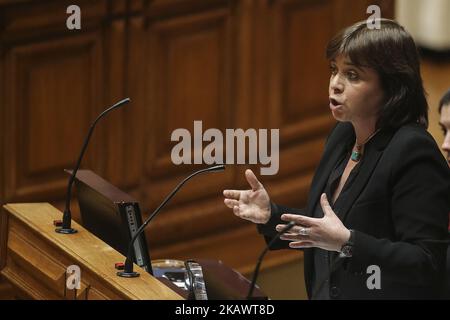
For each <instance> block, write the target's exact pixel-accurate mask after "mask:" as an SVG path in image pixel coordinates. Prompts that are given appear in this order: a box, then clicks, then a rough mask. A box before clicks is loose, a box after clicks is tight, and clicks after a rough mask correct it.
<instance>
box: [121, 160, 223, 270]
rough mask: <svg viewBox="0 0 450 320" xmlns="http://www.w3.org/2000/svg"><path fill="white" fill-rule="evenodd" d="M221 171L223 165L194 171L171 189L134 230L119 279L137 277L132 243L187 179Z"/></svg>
mask: <svg viewBox="0 0 450 320" xmlns="http://www.w3.org/2000/svg"><path fill="white" fill-rule="evenodd" d="M223 170H225V165H223V164H221V165H216V166H212V167H208V168H205V169H201V170H198V171H195V172H194V173H192V174H191V175H190V176H188V177H186V178H185V179H184V180H183V181H181V182H180V183H179V184H178V185H177V186H176V187H175V189H173V191H172V192H171V193H170V194H169V195H168V196H167V197H166V198H165V199H164V201H163V202H162V203H161V204H160V205H159V206H158V208H156V209H155V211H153V213H152V214H151V215H150V216H149V217H148V218H147V220H145V222H144V223H143V224H142V225H141V226H140V227H139V229H137V230H136V233H135V234H134V236H133V237H132V238H131V241H130V244H129V245H128V251H127V258H126V260H125V264H124V270H123V271H119V272H117V275H118V276H120V277H125V278H133V277H138V276H139V273H138V272H135V271H133V257H134V250H133V245H134V242H135V241H136V239H137V238H138V237H139V235H140V234H141V233H142V232H143V231H144V229H145V227H146V226H147V224H148V223H149V222H150V221H151V220H152V219H153V218H154V217H155V216H156V215H157V214H158V212H160V211H161V209H162V208H163V207H164V206H165V205H166V203H167V202H169V200H170V199H172V197H173V196H174V195H175V193H177V192H178V190H180V188H181V187H182V186H183V185H184V184H185V183H186V182H187V181H188V180H189V179H191V178H192V177H194V176H196V175H198V174H200V173H204V172H217V171H223ZM150 270H151V269H150Z"/></svg>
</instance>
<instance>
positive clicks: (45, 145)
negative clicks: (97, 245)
mask: <svg viewBox="0 0 450 320" xmlns="http://www.w3.org/2000/svg"><path fill="white" fill-rule="evenodd" d="M373 3H378V4H381V7H382V14H383V16H385V17H391V16H392V15H393V1H389V0H388V1H369V0H360V1H355V0H234V1H233V0H210V1H209V0H155V1H146V0H110V1H107V0H79V1H74V0H69V1H66V0H58V1H56V0H54V1H51V0H33V1H32V0H0V130H1V134H0V139H1V140H0V150H1V157H0V165H1V166H0V168H1V173H0V177H1V181H0V182H1V184H0V201H1V202H2V203H10V202H50V203H52V204H54V205H55V206H57V207H59V208H61V209H62V208H63V201H64V195H65V189H66V184H67V176H66V175H65V174H64V172H63V169H65V168H72V167H73V166H74V163H75V161H76V158H77V155H78V153H79V150H80V148H81V144H82V141H83V139H84V137H85V135H86V133H87V130H88V127H89V125H90V123H91V122H92V121H93V120H94V119H95V117H96V116H97V115H98V114H99V113H100V112H101V111H102V110H103V109H105V108H106V107H107V106H109V105H112V104H113V103H115V102H116V101H118V100H120V99H122V98H124V97H130V98H131V100H132V102H131V104H129V105H128V106H126V107H125V108H123V109H121V110H116V111H115V112H114V113H113V114H110V115H108V116H107V117H106V118H105V119H103V121H102V122H101V123H99V125H98V127H97V128H96V131H95V132H94V136H93V138H92V141H91V143H90V145H89V148H88V150H87V154H86V157H85V159H84V161H83V164H82V167H83V168H89V169H92V170H93V171H95V172H96V173H98V174H99V175H101V176H102V177H104V178H105V179H107V180H109V181H110V182H112V183H113V184H115V185H117V186H118V187H119V188H121V189H123V190H125V191H127V192H129V193H130V194H131V195H133V196H134V197H136V198H137V199H139V200H140V202H141V206H142V208H143V211H144V212H145V214H144V215H145V216H146V215H147V214H148V212H149V211H150V210H153V209H154V208H155V207H156V206H157V205H158V204H159V203H160V202H161V201H162V199H163V198H164V197H165V196H166V194H168V193H169V192H170V191H171V190H172V188H174V187H175V185H176V184H177V183H178V182H179V181H181V179H183V178H184V177H185V176H186V175H188V174H189V173H190V172H192V171H193V170H195V169H198V168H200V167H202V166H199V165H181V166H176V165H174V164H172V162H171V158H170V153H171V149H172V147H173V146H174V145H175V143H173V142H171V141H170V135H171V132H172V131H173V130H174V129H176V128H187V129H189V130H191V131H192V130H193V121H194V120H202V121H203V130H206V129H207V128H218V129H221V130H223V132H224V130H225V129H226V128H233V129H234V128H243V129H247V128H255V129H259V128H267V129H271V128H278V129H280V170H279V172H278V174H277V175H275V176H263V177H261V181H262V182H263V183H264V185H265V186H266V188H267V189H268V191H269V192H270V195H271V197H272V199H273V200H274V201H276V202H281V203H285V204H287V205H290V206H294V207H295V206H297V207H301V206H303V205H304V204H305V201H306V197H307V192H308V188H309V183H310V180H311V178H312V175H313V172H314V169H315V166H316V165H317V162H318V159H319V158H320V155H321V150H322V146H323V142H324V138H325V137H326V135H327V132H328V131H329V129H330V127H331V126H332V125H333V123H334V121H333V119H332V117H331V115H330V112H329V110H328V93H327V90H328V77H329V72H328V63H327V61H326V59H325V53H324V49H325V46H326V44H327V42H328V40H329V39H330V38H331V37H332V36H333V35H334V34H335V33H336V32H337V31H338V30H339V29H341V28H342V27H345V26H347V25H350V24H351V23H353V22H356V21H358V20H361V19H365V18H367V17H368V14H366V8H367V6H368V5H369V4H373ZM71 4H77V5H79V6H80V8H81V30H79V31H70V30H68V29H67V28H66V19H67V17H68V14H66V8H67V7H68V6H69V5H71ZM247 167H249V166H246V165H234V166H233V165H230V166H228V168H227V170H226V171H225V172H224V173H215V174H209V175H204V176H200V177H197V178H195V180H192V181H190V182H189V185H186V187H185V188H184V189H183V190H182V191H181V192H180V193H179V194H177V196H176V197H175V198H174V199H173V201H172V202H171V203H170V205H169V206H168V207H166V209H164V211H163V212H161V213H160V215H159V216H158V217H157V218H156V219H155V220H154V221H153V222H152V224H151V225H150V226H149V228H148V230H147V239H148V242H149V244H150V248H151V256H152V258H180V259H183V258H196V257H198V258H212V259H218V260H222V261H224V263H225V264H227V265H229V266H231V267H233V268H236V269H237V270H239V271H241V272H243V273H248V272H250V271H251V270H252V268H253V266H254V264H255V260H256V258H257V256H258V254H259V252H260V250H261V249H262V247H263V245H264V244H263V241H262V239H261V238H260V237H259V236H258V235H257V232H256V230H255V227H254V226H253V225H251V224H250V223H246V222H243V221H241V220H240V219H238V218H236V217H235V216H234V215H233V214H232V212H231V211H230V210H228V209H227V208H226V207H225V206H224V205H223V198H222V195H221V194H222V190H223V189H225V188H247V185H246V182H245V180H244V175H243V172H244V170H245V169H246V168H247ZM253 168H254V169H255V172H256V173H257V174H258V175H259V168H258V167H257V166H254V167H253ZM73 211H74V212H75V214H74V215H75V219H76V220H78V221H79V214H78V213H77V212H78V208H77V203H76V201H73ZM298 255H299V254H298V253H296V252H291V253H286V252H278V253H277V252H274V253H271V254H270V255H269V257H268V259H267V261H265V265H266V266H275V265H279V264H282V263H286V262H289V261H291V260H292V259H298V257H299V256H298Z"/></svg>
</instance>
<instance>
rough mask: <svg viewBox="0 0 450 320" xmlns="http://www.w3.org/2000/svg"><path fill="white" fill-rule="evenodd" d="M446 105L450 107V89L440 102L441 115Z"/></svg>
mask: <svg viewBox="0 0 450 320" xmlns="http://www.w3.org/2000/svg"><path fill="white" fill-rule="evenodd" d="M446 105H450V89H448V91H447V92H446V93H445V94H444V96H443V97H442V99H441V101H440V102H439V113H441V110H442V108H443V107H444V106H446Z"/></svg>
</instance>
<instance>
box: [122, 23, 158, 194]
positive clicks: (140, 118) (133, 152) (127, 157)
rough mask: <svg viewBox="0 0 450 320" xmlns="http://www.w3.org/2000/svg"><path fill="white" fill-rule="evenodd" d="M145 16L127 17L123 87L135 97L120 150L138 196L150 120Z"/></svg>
mask: <svg viewBox="0 0 450 320" xmlns="http://www.w3.org/2000/svg"><path fill="white" fill-rule="evenodd" d="M146 52H147V49H146V38H145V18H144V17H143V16H142V15H137V16H133V17H129V20H127V38H126V47H125V61H124V66H125V70H124V76H125V79H126V81H125V83H124V90H125V95H126V96H129V97H130V98H131V99H132V101H131V104H130V107H129V108H128V109H127V110H125V114H124V118H123V121H122V126H123V132H124V135H125V137H124V143H125V144H124V146H123V147H122V148H119V150H121V155H120V156H121V161H122V168H121V169H122V170H121V171H120V175H121V177H122V181H123V183H122V184H120V186H123V187H124V189H125V190H128V191H129V192H130V193H132V194H133V195H134V196H136V197H137V198H140V196H142V190H143V180H144V175H143V172H144V159H145V141H146V139H147V137H146V136H145V133H144V132H145V131H144V128H145V127H147V126H149V125H150V124H151V122H150V121H147V120H148V119H147V118H146V117H145V116H144V115H145V113H146V109H148V108H149V107H150V106H149V105H147V103H146V100H145V97H146V94H147V93H146V88H147V83H148V82H147V80H148V79H147V77H146V70H147V68H146V65H147V63H148V56H146Z"/></svg>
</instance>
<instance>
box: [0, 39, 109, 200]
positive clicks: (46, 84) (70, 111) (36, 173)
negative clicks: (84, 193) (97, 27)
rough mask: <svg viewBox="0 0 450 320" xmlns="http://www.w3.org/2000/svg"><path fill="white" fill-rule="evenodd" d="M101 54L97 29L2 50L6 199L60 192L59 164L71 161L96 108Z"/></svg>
mask: <svg viewBox="0 0 450 320" xmlns="http://www.w3.org/2000/svg"><path fill="white" fill-rule="evenodd" d="M100 53H101V37H100V35H99V34H98V33H97V34H96V33H92V34H83V35H80V36H77V37H67V38H63V39H56V40H55V39H51V40H42V41H40V42H38V43H33V44H23V45H17V46H14V47H12V48H11V49H10V50H9V52H8V53H7V58H6V79H8V81H7V83H6V84H5V87H6V104H5V109H6V119H8V123H7V126H6V127H5V128H4V130H5V131H6V135H5V137H6V139H5V148H6V150H8V151H9V154H10V156H9V157H8V159H7V160H6V161H7V163H6V166H5V172H4V177H5V179H6V181H7V189H6V190H5V193H6V198H7V201H24V200H30V199H38V198H41V199H42V198H47V199H48V197H55V196H57V195H58V194H62V193H63V190H64V189H65V185H66V181H67V179H66V176H65V175H64V173H63V169H64V168H71V167H72V166H73V164H74V163H75V160H76V157H77V154H78V152H79V149H80V148H81V144H82V141H83V139H84V136H85V135H86V133H87V129H88V126H89V124H90V123H91V122H92V121H93V119H94V117H93V116H95V115H96V114H98V111H99V107H98V106H99V105H100V103H99V97H100V96H99V95H98V92H99V88H98V84H99V82H100V79H101V64H100V63H99V59H100ZM93 140H95V137H94V139H93ZM98 146H99V144H96V141H93V144H92V145H91V146H90V152H89V153H90V154H88V155H87V159H86V162H85V163H89V164H90V165H89V166H90V167H93V168H96V166H95V165H94V163H93V159H94V158H95V157H94V155H93V154H97V155H101V154H102V150H101V149H99V148H98ZM96 147H97V148H96Z"/></svg>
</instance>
